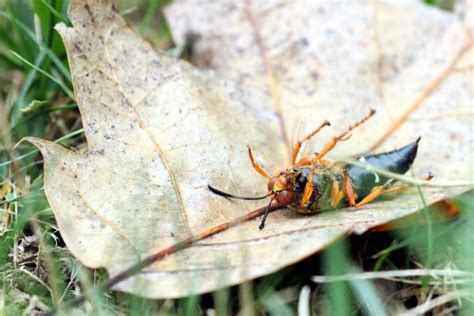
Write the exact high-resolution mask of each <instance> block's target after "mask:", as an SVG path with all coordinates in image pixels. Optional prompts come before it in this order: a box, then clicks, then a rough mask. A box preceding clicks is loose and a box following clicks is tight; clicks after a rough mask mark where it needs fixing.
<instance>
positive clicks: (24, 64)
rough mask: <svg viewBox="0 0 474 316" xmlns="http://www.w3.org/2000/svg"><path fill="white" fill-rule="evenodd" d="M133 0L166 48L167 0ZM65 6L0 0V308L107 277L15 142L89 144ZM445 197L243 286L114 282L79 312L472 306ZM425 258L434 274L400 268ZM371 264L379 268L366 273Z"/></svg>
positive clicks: (464, 210) (38, 303)
mask: <svg viewBox="0 0 474 316" xmlns="http://www.w3.org/2000/svg"><path fill="white" fill-rule="evenodd" d="M135 2H136V4H133V5H132V4H130V3H131V2H127V1H123V3H122V4H121V5H120V6H119V9H120V10H121V11H122V12H123V13H125V14H126V16H127V18H128V19H129V20H130V22H131V24H132V26H133V27H135V29H137V30H138V31H139V32H140V33H141V34H142V35H143V36H145V37H146V38H147V39H148V40H149V41H150V42H152V43H153V45H155V46H156V47H158V48H161V49H169V48H171V46H172V42H171V38H170V35H169V31H168V29H167V26H166V24H164V22H163V16H162V12H161V9H162V8H163V5H164V4H165V2H164V1H149V2H148V3H142V2H141V1H135ZM427 2H431V3H437V2H434V1H427ZM66 7H67V1H62V0H55V1H46V0H38V1H32V2H30V1H26V0H19V1H7V2H5V3H4V4H3V5H1V7H0V15H1V17H2V18H1V19H0V110H1V112H0V113H1V116H0V140H1V142H0V210H1V213H0V214H1V216H2V223H1V227H0V235H1V238H0V273H1V274H2V278H1V281H0V282H1V289H0V315H22V314H28V313H31V312H33V311H45V310H48V309H50V308H52V307H56V306H58V304H59V303H61V302H65V301H67V300H69V299H72V298H74V297H76V296H77V295H79V294H80V293H83V292H84V291H86V290H87V289H90V288H93V287H94V286H95V285H97V284H99V283H100V282H102V281H104V280H105V279H106V278H107V274H106V272H105V271H103V270H91V269H88V268H86V267H84V266H82V265H81V264H80V263H79V262H77V261H76V260H75V258H74V257H73V256H72V255H71V254H70V253H69V251H68V250H67V248H66V246H65V244H64V242H63V240H62V238H61V235H60V232H59V231H58V228H57V225H56V222H55V219H54V216H53V213H52V210H51V208H50V206H49V204H48V202H47V200H46V198H45V195H44V192H43V182H42V171H43V170H42V161H41V157H40V156H39V155H38V154H37V152H36V151H35V150H33V149H32V147H31V146H28V145H25V144H19V145H18V146H16V147H15V145H16V144H17V142H18V141H19V140H20V139H21V138H22V137H25V136H37V137H42V138H46V139H55V140H56V141H57V142H61V143H62V144H64V145H65V146H68V147H72V148H79V149H80V148H83V147H84V146H85V145H84V144H85V140H84V137H83V134H82V126H81V120H80V115H79V112H78V109H77V105H76V104H75V102H74V98H73V93H72V89H73V88H72V84H71V74H70V72H69V68H68V64H67V59H66V55H65V50H64V46H63V44H62V41H61V39H60V38H59V36H58V34H57V33H56V32H55V31H54V30H53V26H54V25H55V24H56V23H58V22H65V23H68V20H67V17H66V15H65V10H66ZM179 50H182V48H178V51H179ZM174 51H176V48H175V50H174ZM174 51H171V50H170V52H174ZM452 203H453V205H455V206H456V207H457V208H458V209H459V212H460V213H459V216H458V218H457V219H448V220H439V218H438V217H436V216H435V215H434V214H438V213H437V212H436V210H434V209H427V208H425V210H424V211H423V212H420V213H419V214H417V216H418V217H417V218H415V219H414V220H413V221H412V222H413V223H414V224H413V225H412V226H404V227H402V228H399V229H396V230H394V231H392V232H391V233H387V232H381V233H370V234H365V235H363V236H353V237H349V238H347V239H345V240H340V241H338V242H336V243H335V244H333V245H332V246H331V247H329V248H328V249H327V250H325V251H324V252H323V253H321V254H317V255H314V256H311V257H310V258H307V259H305V260H303V261H302V262H300V263H297V264H295V265H293V266H290V267H287V268H285V269H282V270H281V271H278V272H277V273H274V274H271V275H269V276H266V277H263V278H259V279H257V280H254V281H252V282H247V283H244V284H242V285H240V286H235V287H230V288H226V289H222V290H219V291H216V292H214V293H210V294H205V295H200V296H192V297H188V298H183V299H179V300H147V299H143V298H140V297H137V296H134V295H130V294H124V293H119V292H110V293H106V294H105V295H94V296H93V297H92V299H91V300H90V302H87V303H86V304H84V305H83V306H81V307H78V308H77V310H76V312H78V313H83V314H84V313H85V314H91V313H92V314H98V315H109V314H114V315H115V314H126V315H128V314H130V315H139V314H145V315H151V314H157V313H159V314H171V313H172V314H175V313H177V314H180V315H195V314H197V313H199V314H205V313H208V312H209V311H211V310H212V311H216V312H217V313H218V314H219V315H225V314H235V313H237V312H239V311H240V312H241V313H242V314H245V315H259V314H263V313H269V314H272V315H293V314H297V313H298V312H299V313H301V314H302V315H305V311H306V312H308V311H312V312H313V313H315V314H321V313H322V314H334V315H347V314H368V315H383V314H391V313H394V312H396V311H397V310H398V311H401V310H403V309H408V310H410V309H417V310H413V311H425V310H426V311H431V312H432V313H433V314H442V313H449V312H451V313H459V314H465V315H468V314H470V313H472V312H473V311H474V306H473V299H474V297H473V296H472V294H471V293H474V281H473V279H474V278H473V277H472V275H470V274H466V275H465V276H462V277H460V276H453V275H452V273H453V271H454V272H455V271H464V272H466V273H471V274H472V273H474V259H473V258H474V249H473V247H472V244H473V243H474V235H473V234H472V227H474V214H473V213H472V210H473V209H474V202H473V196H472V193H469V194H465V195H463V196H460V197H458V198H456V199H454V200H453V202H452ZM427 268H429V269H436V271H438V273H439V274H436V275H434V274H433V275H424V274H422V273H421V274H419V275H417V276H414V277H413V276H410V277H409V276H406V275H404V274H403V273H402V272H401V271H403V270H407V269H414V270H416V271H421V269H427ZM366 272H369V273H366ZM370 272H377V273H379V274H376V275H375V276H377V277H376V278H372V277H371V276H374V275H373V274H370ZM314 276H320V277H316V278H313V277H314ZM330 276H339V278H338V279H331V278H330ZM369 276H370V277H369ZM438 304H439V305H438Z"/></svg>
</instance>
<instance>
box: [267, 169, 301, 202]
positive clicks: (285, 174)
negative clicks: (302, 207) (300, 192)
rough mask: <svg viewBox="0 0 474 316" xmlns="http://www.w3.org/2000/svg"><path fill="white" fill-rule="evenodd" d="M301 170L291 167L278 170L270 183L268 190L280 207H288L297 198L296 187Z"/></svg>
mask: <svg viewBox="0 0 474 316" xmlns="http://www.w3.org/2000/svg"><path fill="white" fill-rule="evenodd" d="M299 174H300V170H299V168H297V167H289V168H286V169H283V170H277V172H275V173H274V175H273V177H271V178H270V180H269V181H268V190H269V191H271V192H272V193H273V195H274V196H275V200H276V201H277V202H278V205H280V206H286V205H289V204H291V203H292V202H293V200H294V198H295V191H294V187H295V184H296V181H297V179H298V175H299Z"/></svg>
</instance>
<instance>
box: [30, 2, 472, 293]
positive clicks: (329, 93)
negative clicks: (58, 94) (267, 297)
mask: <svg viewBox="0 0 474 316" xmlns="http://www.w3.org/2000/svg"><path fill="white" fill-rule="evenodd" d="M87 3H88V2H85V1H82V0H73V1H71V7H70V10H69V16H70V19H71V21H72V23H73V27H72V28H67V27H66V26H65V25H62V24H61V25H59V26H58V27H57V30H58V31H59V32H60V34H61V36H62V37H63V39H64V41H65V44H66V47H67V52H68V56H69V61H70V66H71V70H72V76H73V80H74V88H75V94H76V100H77V102H78V105H79V107H80V110H81V115H82V120H83V124H84V129H85V134H86V138H87V143H88V149H87V151H85V152H81V153H78V152H73V151H69V150H67V149H64V148H63V147H60V146H58V145H55V144H53V143H51V142H48V141H45V140H39V139H35V138H29V139H28V140H29V141H31V142H32V143H34V144H35V145H36V146H37V147H38V148H39V149H40V150H41V152H42V154H43V156H44V160H45V192H46V195H47V197H48V200H49V202H50V204H51V206H52V208H53V211H54V213H55V215H56V218H57V222H58V225H59V228H60V230H61V234H62V236H63V238H64V240H65V242H66V244H67V246H68V248H69V249H70V250H71V252H72V253H73V254H74V255H75V256H76V257H77V258H78V259H79V260H81V261H82V262H83V263H84V264H85V265H87V266H89V267H92V268H98V267H105V268H106V269H107V270H108V271H109V273H110V275H111V276H113V275H115V274H117V273H118V272H119V271H121V270H123V269H125V268H126V267H128V266H130V265H131V264H133V263H134V262H136V261H137V260H139V259H140V258H143V257H144V256H146V255H149V254H151V253H154V252H156V251H158V250H160V249H162V248H164V247H165V246H169V245H170V244H172V243H174V242H176V241H177V240H180V239H182V238H184V237H187V236H189V235H190V234H196V233H198V232H200V231H203V230H204V229H207V228H210V227H212V226H214V225H216V224H219V223H222V222H225V221H228V220H231V219H233V218H235V217H236V216H238V215H242V214H244V213H246V212H248V211H250V210H253V209H255V208H256V207H258V206H262V204H264V203H265V202H262V203H257V202H248V201H245V202H242V201H234V202H232V201H228V200H225V199H223V198H221V197H218V196H215V195H213V194H211V193H210V192H209V191H208V190H207V188H206V186H207V184H208V183H212V184H213V185H215V186H216V187H219V188H222V189H225V190H228V191H231V192H235V193H237V194H242V195H261V194H264V193H265V192H266V181H265V179H262V178H261V177H260V176H259V175H258V174H256V172H254V170H253V169H252V167H251V166H250V164H249V162H248V158H247V152H246V147H245V146H246V144H251V145H252V146H253V147H254V149H255V152H256V156H257V158H258V160H259V161H261V162H262V165H263V166H264V167H265V168H266V169H267V170H268V171H270V172H271V171H273V170H274V169H275V168H277V167H282V166H285V165H286V164H287V160H286V157H287V148H286V146H285V143H284V142H283V141H282V138H281V130H280V125H281V124H280V123H281V122H280V121H279V117H278V115H275V111H274V106H273V100H272V98H271V96H270V94H269V93H268V91H267V90H268V89H267V79H266V70H265V67H264V64H263V62H262V60H261V54H260V52H259V51H258V45H257V43H256V42H255V36H254V31H255V30H254V29H253V28H252V26H251V24H249V23H248V20H247V19H248V12H247V11H246V10H245V8H243V7H241V5H240V4H238V5H234V4H231V3H229V2H227V3H225V4H222V3H217V2H212V1H211V2H209V3H208V4H206V3H205V2H203V1H200V2H199V5H196V4H195V3H196V2H193V1H189V2H184V1H183V2H178V3H177V4H175V5H173V6H172V7H170V9H169V11H168V18H169V20H170V22H171V23H172V27H173V30H174V31H173V32H174V34H175V37H176V38H177V40H178V41H181V40H182V39H183V38H184V34H185V33H186V32H189V31H192V32H194V33H197V34H199V35H200V36H201V39H200V40H198V42H197V43H196V46H195V49H196V52H197V54H198V55H197V56H198V59H197V60H198V61H199V62H200V63H201V65H202V66H206V67H210V68H213V69H214V70H215V71H206V70H202V69H201V70H200V69H196V68H195V67H194V66H192V65H190V64H188V63H186V62H183V61H179V60H174V59H171V58H167V57H164V56H163V55H161V54H160V53H158V52H156V51H155V50H154V49H153V48H152V47H151V46H150V45H149V44H148V43H146V42H145V41H144V40H143V39H141V38H140V37H139V36H138V35H136V34H135V33H134V32H133V31H132V30H131V29H130V28H129V27H128V26H127V25H126V23H125V21H124V20H123V18H122V17H120V15H119V14H117V13H116V12H115V11H114V10H113V9H112V6H111V5H110V4H109V3H108V2H105V1H91V2H89V3H88V4H87ZM239 3H240V2H239ZM311 3H312V2H304V4H303V3H302V4H298V3H295V4H281V3H280V4H278V5H275V4H272V5H267V4H263V2H262V5H258V6H256V7H252V8H251V14H253V15H254V17H255V20H256V21H257V22H258V24H260V27H261V34H262V38H263V40H264V41H265V42H266V44H265V45H266V46H267V47H268V56H269V57H270V58H271V59H272V61H273V65H274V68H275V74H276V77H277V79H278V82H279V89H281V96H282V111H281V114H282V118H283V122H284V124H285V125H286V126H287V127H289V128H290V130H291V128H292V125H293V124H294V123H295V122H297V121H299V120H304V121H307V123H309V125H313V124H319V123H320V122H321V121H322V120H324V119H329V120H331V121H332V122H333V123H334V124H333V129H332V130H325V132H324V133H322V134H321V136H319V135H318V139H317V142H318V148H320V147H319V146H322V145H323V143H322V142H323V141H324V140H327V139H328V138H329V137H330V136H332V135H334V133H336V132H339V131H342V129H343V128H344V127H345V126H347V125H348V124H351V123H353V121H354V120H355V119H356V118H357V117H359V116H361V115H362V114H363V113H366V111H367V108H368V107H369V106H372V107H376V108H378V110H379V111H380V112H381V114H380V115H377V117H376V119H374V120H373V121H370V122H369V123H367V124H366V125H365V126H363V127H362V128H361V129H360V130H358V131H357V132H356V133H355V134H354V137H353V138H352V139H351V140H350V141H349V142H347V143H344V144H341V145H340V146H338V147H337V151H335V155H343V154H351V153H354V152H357V151H360V150H362V149H365V148H368V146H369V144H370V142H371V141H374V140H375V139H376V138H377V135H379V134H380V133H382V132H383V131H384V130H385V129H386V126H387V125H389V124H390V120H391V119H392V118H393V117H396V116H397V115H400V113H401V112H402V111H403V109H404V107H405V106H408V105H409V103H410V101H411V100H412V98H414V97H415V96H416V95H417V94H418V93H420V92H421V91H422V90H423V89H424V88H425V87H426V85H427V84H429V82H430V81H431V80H432V79H433V77H434V76H436V75H437V74H439V72H440V71H442V70H443V69H444V68H445V67H447V65H449V63H450V61H451V60H452V59H453V58H454V56H455V54H456V53H457V52H459V51H460V50H461V49H462V48H463V47H464V46H465V45H466V43H467V38H466V33H465V32H464V27H463V25H462V24H461V23H460V21H459V19H458V18H457V17H456V16H454V15H450V14H449V13H443V12H439V11H436V10H433V9H429V8H426V7H424V6H420V5H418V4H409V5H403V6H402V5H394V4H392V5H388V4H381V5H378V4H377V5H376V7H375V6H369V5H366V4H354V5H348V6H337V5H336V6H334V7H332V6H328V5H319V4H315V5H312V4H311ZM309 4H311V6H310V7H308V5H309ZM375 13H377V15H376V17H375ZM401 18H403V21H401V22H400V21H399V19H401ZM377 34H378V35H377ZM408 34H410V36H413V37H414V38H413V39H410V37H409V36H408ZM203 63H204V64H203ZM468 75H470V72H467V73H464V72H462V73H452V74H450V75H449V77H448V78H447V80H446V81H445V83H444V84H443V85H442V86H441V87H440V89H439V91H436V92H435V93H433V95H432V96H430V97H429V98H428V99H427V100H426V102H425V104H423V106H420V107H419V109H417V110H416V111H415V113H414V114H413V119H412V120H410V121H408V122H407V123H405V124H404V125H403V127H402V128H401V129H400V130H399V132H397V133H396V134H395V135H394V136H395V137H393V138H391V139H390V146H392V147H393V146H395V145H396V146H399V145H404V144H405V143H408V142H410V141H413V140H414V139H415V138H416V137H417V136H418V135H422V136H423V141H422V143H421V148H420V157H419V158H418V160H417V163H416V166H415V173H416V174H417V175H420V176H421V175H423V174H424V173H425V172H426V171H428V170H430V171H432V172H433V173H434V174H435V176H436V179H439V180H440V181H442V180H459V179H466V178H467V176H466V175H467V174H468V173H467V172H468V169H467V168H468V164H467V161H469V160H468V159H469V157H470V156H469V155H470V154H471V153H470V152H469V151H468V149H467V148H468V147H467V146H463V145H464V144H466V143H469V142H470V141H472V134H470V133H469V128H470V125H469V122H470V118H469V117H466V118H464V117H458V116H456V115H453V116H449V117H444V116H443V117H441V119H435V118H430V115H435V114H442V113H443V111H452V110H453V109H457V108H462V107H464V108H468V105H469V100H470V99H472V96H473V88H472V86H471V85H469V84H468V77H467V76H468ZM440 122H441V123H440ZM387 146H389V145H387ZM390 146H389V147H390ZM389 147H387V148H389ZM312 151H314V150H312ZM461 191H462V189H454V190H452V191H450V192H447V190H441V189H435V188H430V189H428V188H426V189H423V193H424V194H425V197H426V199H427V201H428V202H430V203H432V202H434V201H437V200H440V199H442V198H444V197H446V196H447V195H449V194H454V193H456V192H461ZM401 195H402V197H400V198H397V199H393V200H388V201H384V202H377V203H372V204H370V205H368V206H367V207H363V208H360V209H357V210H340V211H337V212H329V213H322V214H318V215H316V216H302V215H299V214H297V213H295V212H294V211H291V210H289V209H285V210H281V211H276V212H274V213H272V214H270V216H269V219H268V221H267V225H266V227H265V229H264V230H262V231H260V230H259V229H258V228H257V226H258V224H257V221H252V222H248V223H244V224H242V225H240V226H238V227H235V228H233V229H232V230H229V231H226V232H224V233H222V234H219V235H216V236H214V237H211V238H209V239H207V240H204V241H202V242H200V243H198V244H196V245H194V246H192V247H191V248H189V249H186V250H183V251H181V252H179V253H177V254H174V255H171V256H168V257H167V258H165V259H164V260H163V261H160V262H157V263H156V264H154V265H153V266H151V267H149V268H148V269H146V270H145V271H143V272H142V273H141V274H139V275H137V276H135V277H133V278H130V279H128V280H126V281H124V282H122V283H120V284H118V285H117V286H116V287H115V289H117V290H120V291H126V292H131V293H135V294H138V295H141V296H144V297H150V298H165V297H181V296H185V295H189V294H192V293H203V292H207V291H212V290H215V289H217V288H220V287H224V286H229V285H232V284H237V283H240V282H242V281H244V280H247V279H251V278H255V277H258V276H261V275H265V274H268V273H271V272H273V271H276V270H278V269H280V268H282V267H285V266H287V265H289V264H291V263H294V262H297V261H299V260H301V259H302V258H304V257H306V256H309V255H311V254H312V253H314V252H316V251H318V250H320V249H322V248H323V247H325V246H326V245H328V244H329V243H330V242H332V241H334V240H335V239H337V238H339V237H341V236H343V235H345V234H348V233H351V232H356V233H362V232H364V231H366V230H367V229H369V228H371V227H373V226H376V225H379V224H382V223H386V222H387V221H390V220H393V219H396V218H399V217H401V216H405V215H408V214H411V213H413V212H415V211H416V210H418V209H419V208H420V207H421V205H422V204H421V201H420V198H419V197H418V196H417V194H416V191H415V190H408V191H406V192H404V193H402V194H401Z"/></svg>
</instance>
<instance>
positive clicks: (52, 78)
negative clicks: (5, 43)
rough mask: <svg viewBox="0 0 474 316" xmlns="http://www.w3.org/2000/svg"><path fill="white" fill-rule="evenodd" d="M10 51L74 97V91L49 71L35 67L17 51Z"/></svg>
mask: <svg viewBox="0 0 474 316" xmlns="http://www.w3.org/2000/svg"><path fill="white" fill-rule="evenodd" d="M11 53H12V54H13V55H14V56H15V57H16V58H18V59H20V60H21V61H22V62H24V63H25V64H27V65H28V66H30V67H31V68H33V69H36V71H38V72H39V73H41V74H42V75H44V76H46V77H48V78H49V79H51V80H52V81H53V82H54V83H56V84H57V85H58V86H60V87H61V88H62V89H63V91H64V92H65V93H66V94H67V95H68V96H69V97H70V98H71V99H74V93H73V92H72V90H71V89H69V88H68V87H67V86H66V85H64V84H63V83H62V82H61V81H59V80H58V79H56V78H55V77H53V76H52V75H50V74H49V73H47V72H46V71H44V70H43V69H41V68H39V67H37V66H36V65H33V64H32V63H30V62H29V61H28V60H26V59H25V58H23V57H22V56H20V55H18V54H17V53H15V52H13V51H11Z"/></svg>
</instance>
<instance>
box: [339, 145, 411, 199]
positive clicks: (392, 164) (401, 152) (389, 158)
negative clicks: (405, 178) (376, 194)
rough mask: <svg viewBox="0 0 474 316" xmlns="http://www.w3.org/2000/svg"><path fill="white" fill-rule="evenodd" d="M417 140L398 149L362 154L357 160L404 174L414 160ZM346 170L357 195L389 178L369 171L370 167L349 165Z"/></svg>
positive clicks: (370, 189)
mask: <svg viewBox="0 0 474 316" xmlns="http://www.w3.org/2000/svg"><path fill="white" fill-rule="evenodd" d="M419 141H420V138H418V139H417V140H416V141H415V142H413V143H411V144H408V145H406V146H404V147H402V148H400V149H396V150H393V151H390V152H386V153H381V154H375V155H369V156H362V157H360V158H359V160H360V161H362V162H365V163H366V164H368V165H370V166H372V167H375V168H378V169H383V170H387V171H390V172H393V173H398V174H404V173H405V172H407V171H408V169H410V166H411V165H412V163H413V161H414V160H415V157H416V153H417V150H418V142H419ZM346 170H347V172H348V174H349V177H350V179H351V181H352V184H353V186H354V189H355V193H356V194H357V196H359V197H364V196H366V195H367V194H369V193H370V192H371V191H372V189H373V188H374V187H376V186H380V185H383V184H384V183H386V182H387V181H388V180H389V178H386V177H383V176H379V175H377V174H376V173H375V172H374V171H371V170H370V168H369V169H367V168H364V167H359V166H354V165H350V166H348V167H347V168H346Z"/></svg>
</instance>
